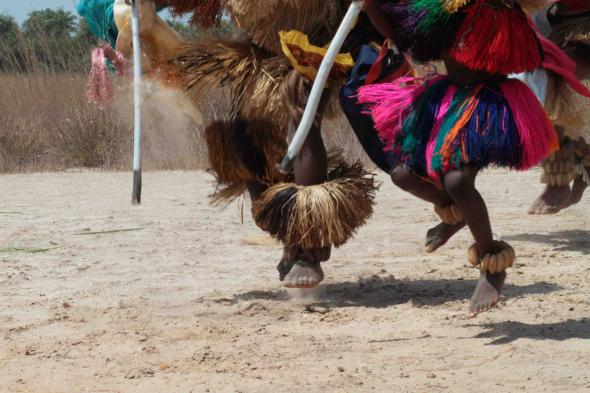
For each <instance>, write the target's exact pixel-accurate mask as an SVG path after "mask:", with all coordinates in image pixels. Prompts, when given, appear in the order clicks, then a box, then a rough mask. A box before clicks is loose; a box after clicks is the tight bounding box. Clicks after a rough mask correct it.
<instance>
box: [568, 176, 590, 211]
mask: <svg viewBox="0 0 590 393" xmlns="http://www.w3.org/2000/svg"><path fill="white" fill-rule="evenodd" d="M586 171H587V172H588V173H590V168H586ZM587 187H588V184H586V182H585V181H584V178H583V177H582V176H576V178H575V179H574V185H573V187H572V193H571V196H570V200H569V202H568V204H567V205H568V206H572V205H575V204H576V203H579V202H580V201H581V200H582V197H583V196H584V191H586V188H587Z"/></svg>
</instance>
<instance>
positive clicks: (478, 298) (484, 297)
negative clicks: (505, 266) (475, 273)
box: [469, 272, 506, 318]
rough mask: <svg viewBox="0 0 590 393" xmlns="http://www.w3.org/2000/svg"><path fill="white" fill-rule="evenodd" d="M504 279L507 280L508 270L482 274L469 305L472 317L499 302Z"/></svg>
mask: <svg viewBox="0 0 590 393" xmlns="http://www.w3.org/2000/svg"><path fill="white" fill-rule="evenodd" d="M504 281H506V272H502V273H495V274H491V273H488V272H485V273H481V274H480V276H479V281H478V282H477V286H476V287H475V292H474V293H473V297H472V298H471V305H470V306H469V316H470V317H472V318H473V317H475V316H477V315H478V314H480V313H482V312H484V311H487V310H489V309H491V308H494V307H495V306H496V304H498V301H499V300H500V294H501V293H502V288H504Z"/></svg>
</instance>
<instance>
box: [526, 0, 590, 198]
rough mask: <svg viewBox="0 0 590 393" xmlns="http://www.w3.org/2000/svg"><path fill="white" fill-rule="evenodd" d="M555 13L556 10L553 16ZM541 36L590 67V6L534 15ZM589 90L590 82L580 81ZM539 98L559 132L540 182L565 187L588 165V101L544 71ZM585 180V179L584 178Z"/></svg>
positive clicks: (559, 6) (568, 5)
mask: <svg viewBox="0 0 590 393" xmlns="http://www.w3.org/2000/svg"><path fill="white" fill-rule="evenodd" d="M555 11H560V13H559V14H558V15H555ZM534 20H535V22H536V24H537V26H538V27H539V30H540V31H541V33H542V34H543V35H545V36H546V37H547V38H549V39H550V40H551V41H552V42H554V43H555V44H557V45H559V46H560V47H561V48H563V49H564V50H565V51H566V53H568V54H570V55H574V56H575V58H576V59H578V61H583V62H585V63H586V64H590V3H589V2H586V1H572V0H570V1H563V2H557V3H556V4H552V5H551V6H548V7H547V8H545V9H544V10H543V11H542V12H540V13H538V14H536V15H535V17H534ZM584 83H585V84H586V86H589V87H590V81H588V80H586V81H585V82H584ZM538 84H539V85H540V86H539V90H540V93H541V94H540V97H539V98H540V99H541V100H542V101H543V102H544V104H545V108H546V109H547V111H548V113H549V116H550V117H551V120H552V121H553V124H554V125H555V127H556V128H557V129H559V130H560V131H561V132H562V133H563V136H564V138H563V141H562V143H561V148H560V150H559V151H558V152H556V153H554V154H552V155H551V156H550V157H549V158H547V159H546V160H544V161H543V163H542V167H543V174H542V178H541V182H542V183H545V184H547V185H548V186H551V187H562V186H568V185H569V184H570V183H571V182H572V181H573V180H574V178H575V177H576V176H577V175H578V173H579V172H582V173H584V172H585V170H583V169H582V168H583V167H589V166H590V147H589V146H588V144H587V142H586V141H588V140H590V114H589V112H590V100H588V99H587V98H585V97H581V96H580V94H578V93H577V92H576V91H574V90H573V89H572V88H571V86H570V85H569V84H568V83H567V81H566V80H564V78H563V77H561V76H560V75H559V74H557V73H555V72H553V71H547V72H546V74H545V75H544V76H542V77H541V81H539V82H538ZM585 180H586V181H588V179H585Z"/></svg>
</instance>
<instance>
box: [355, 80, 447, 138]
mask: <svg viewBox="0 0 590 393" xmlns="http://www.w3.org/2000/svg"><path fill="white" fill-rule="evenodd" d="M441 78H442V76H434V77H432V78H430V79H424V78H414V77H405V78H398V79H396V80H395V81H393V82H389V83H380V84H376V85H368V86H363V87H361V88H359V90H358V102H359V103H361V104H366V107H367V108H368V110H369V112H370V113H371V115H372V117H373V121H374V122H375V128H376V130H377V133H378V134H379V137H380V138H381V139H382V140H383V142H384V143H385V146H386V148H385V149H386V150H392V149H393V147H394V145H395V140H396V138H397V136H398V135H399V133H400V132H401V131H402V125H403V121H404V119H405V118H406V117H407V115H408V114H409V113H410V112H411V111H412V109H413V105H412V104H413V103H414V102H415V101H416V100H417V99H418V98H419V97H420V96H421V95H422V94H424V92H425V91H426V90H427V88H428V86H429V84H430V83H435V82H437V81H438V80H440V79H441ZM429 82H430V83H429Z"/></svg>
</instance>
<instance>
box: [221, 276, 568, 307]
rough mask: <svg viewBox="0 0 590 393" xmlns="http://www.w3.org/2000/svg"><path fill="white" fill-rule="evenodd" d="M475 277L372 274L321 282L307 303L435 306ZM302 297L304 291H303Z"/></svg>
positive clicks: (466, 294)
mask: <svg viewBox="0 0 590 393" xmlns="http://www.w3.org/2000/svg"><path fill="white" fill-rule="evenodd" d="M475 284H476V281H475V280H445V279H440V280H413V281H406V280H404V281H400V280H396V279H395V278H394V277H386V278H381V277H371V278H368V279H361V280H359V281H357V282H343V283H334V284H325V285H321V286H320V287H319V288H317V289H315V290H313V292H311V293H310V296H309V298H310V303H313V304H314V305H317V306H322V307H327V308H337V307H369V308H385V307H389V306H395V305H398V304H404V303H407V302H410V301H411V302H413V303H414V304H415V305H416V306H437V305H441V304H444V303H448V302H453V301H457V300H468V299H470V298H471V295H472V293H473V290H474V289H475ZM560 289H561V287H560V286H558V285H556V284H551V283H547V282H543V281H541V282H537V283H534V284H531V285H524V286H516V285H510V284H509V285H507V286H506V288H505V289H504V296H505V297H506V298H514V297H519V296H524V295H530V294H544V293H550V292H553V291H557V290H560ZM303 297H305V293H303ZM289 298H290V296H289V294H288V293H287V292H286V291H284V290H268V291H250V292H245V293H241V294H237V295H234V296H233V298H232V302H233V303H234V304H235V303H239V302H242V301H252V300H267V301H285V300H288V299H289Z"/></svg>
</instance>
